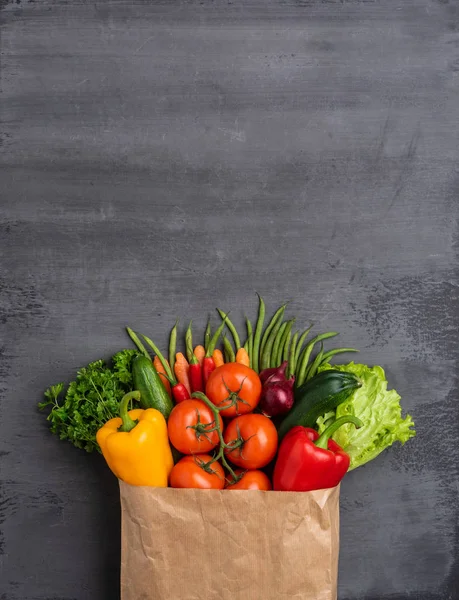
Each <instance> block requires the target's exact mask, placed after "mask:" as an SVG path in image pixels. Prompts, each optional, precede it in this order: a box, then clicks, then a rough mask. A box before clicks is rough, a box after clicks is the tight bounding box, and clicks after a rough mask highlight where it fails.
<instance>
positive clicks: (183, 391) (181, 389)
mask: <svg viewBox="0 0 459 600" xmlns="http://www.w3.org/2000/svg"><path fill="white" fill-rule="evenodd" d="M174 327H176V325H175V326H174ZM126 331H127V332H128V335H129V337H130V338H131V340H132V341H133V342H134V344H135V345H136V346H137V348H138V349H139V351H140V352H141V353H142V354H143V355H144V356H145V357H146V358H150V355H149V354H148V351H147V349H146V348H145V346H144V345H143V344H142V342H141V341H140V339H139V337H138V335H137V334H136V333H135V332H134V331H133V330H132V329H131V328H130V327H126ZM171 336H172V341H170V343H169V352H170V354H173V352H174V350H175V345H176V341H174V337H175V329H174V328H173V329H172V332H171ZM142 337H143V339H144V340H145V342H146V343H147V344H148V346H150V348H151V349H152V350H153V352H154V353H155V354H156V357H157V358H158V360H159V361H160V363H161V365H162V367H163V370H164V377H166V378H167V380H168V381H169V383H170V385H171V391H172V396H173V397H174V400H175V401H176V402H183V400H188V398H189V397H190V392H189V391H188V389H187V387H186V386H185V385H184V384H183V383H181V382H179V381H178V380H177V379H176V378H175V377H174V375H173V372H172V371H173V368H171V364H170V363H169V362H168V361H167V360H166V359H165V358H164V356H163V354H162V353H161V352H160V350H159V348H158V347H157V346H156V344H154V342H153V341H152V340H151V339H150V338H149V337H147V336H146V335H142ZM153 364H154V363H153ZM173 364H174V367H175V357H173Z"/></svg>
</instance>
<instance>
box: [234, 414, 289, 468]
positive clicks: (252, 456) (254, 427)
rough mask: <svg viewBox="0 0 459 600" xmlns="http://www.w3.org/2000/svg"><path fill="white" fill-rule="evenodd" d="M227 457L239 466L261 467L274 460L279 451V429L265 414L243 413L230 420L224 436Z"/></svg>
mask: <svg viewBox="0 0 459 600" xmlns="http://www.w3.org/2000/svg"><path fill="white" fill-rule="evenodd" d="M223 439H224V441H225V444H230V443H231V444H233V445H234V448H233V449H231V448H229V449H225V455H226V457H227V458H228V459H229V460H230V461H231V462H232V463H234V464H235V465H237V466H238V467H243V468H244V469H260V468H261V467H264V466H265V465H267V464H268V463H269V462H271V461H272V459H273V458H274V456H275V455H276V451H277V430H276V428H275V426H274V425H273V423H272V421H271V419H268V417H265V416H264V415H258V414H254V415H242V416H241V417H236V419H233V420H232V421H230V423H229V424H228V425H227V427H226V431H225V434H224V436H223Z"/></svg>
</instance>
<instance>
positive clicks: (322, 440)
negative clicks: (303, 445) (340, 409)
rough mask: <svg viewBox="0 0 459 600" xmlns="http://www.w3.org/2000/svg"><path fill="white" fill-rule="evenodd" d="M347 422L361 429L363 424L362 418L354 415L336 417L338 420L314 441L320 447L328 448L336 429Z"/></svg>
mask: <svg viewBox="0 0 459 600" xmlns="http://www.w3.org/2000/svg"><path fill="white" fill-rule="evenodd" d="M346 423H352V424H353V425H355V426H356V428H357V429H359V428H360V427H362V426H363V423H362V421H361V420H360V419H358V418H357V417H353V416H352V415H347V416H345V417H340V418H339V419H336V421H334V422H333V423H332V424H331V425H329V426H328V427H327V429H325V431H324V432H323V433H322V435H321V436H320V437H319V438H318V439H317V440H316V441H315V442H314V444H315V445H316V446H317V447H318V448H323V449H324V450H327V449H328V440H329V439H330V438H331V436H332V435H333V434H334V433H335V431H336V430H337V429H339V428H340V427H342V426H343V425H346Z"/></svg>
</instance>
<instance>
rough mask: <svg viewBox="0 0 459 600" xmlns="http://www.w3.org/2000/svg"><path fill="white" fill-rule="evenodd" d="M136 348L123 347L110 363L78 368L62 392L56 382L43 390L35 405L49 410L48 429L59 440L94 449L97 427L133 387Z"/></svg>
mask: <svg viewBox="0 0 459 600" xmlns="http://www.w3.org/2000/svg"><path fill="white" fill-rule="evenodd" d="M135 356H137V351H136V350H122V351H121V352H118V353H117V354H115V355H114V356H113V357H112V359H111V361H110V363H109V364H107V363H106V362H105V361H104V360H96V361H94V362H92V363H90V364H89V365H88V366H87V367H84V368H82V369H80V370H79V371H78V373H77V376H76V379H75V381H72V382H71V383H70V384H69V385H68V387H67V390H66V391H65V395H64V398H63V400H61V399H60V396H61V394H62V392H63V391H64V387H65V386H64V384H63V383H58V384H57V385H53V386H51V387H50V388H49V389H48V390H46V392H45V400H44V401H43V402H40V403H39V404H38V406H39V408H40V409H41V410H49V414H48V417H47V419H48V421H49V422H50V424H51V426H50V429H51V432H52V433H54V434H55V435H57V436H58V437H59V438H60V439H61V440H68V441H70V442H71V443H72V444H73V445H74V446H76V447H77V448H82V449H84V450H86V451H87V452H92V451H93V450H97V451H99V452H100V448H99V445H98V444H97V442H96V433H97V430H98V429H99V428H100V427H101V426H102V425H103V424H104V423H105V422H106V421H108V420H109V419H111V418H113V417H116V416H117V415H118V411H119V403H120V400H121V398H122V397H123V396H124V394H125V393H126V392H129V391H130V390H132V389H133V384H132V374H131V366H132V360H133V358H134V357H135Z"/></svg>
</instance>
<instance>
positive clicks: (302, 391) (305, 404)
mask: <svg viewBox="0 0 459 600" xmlns="http://www.w3.org/2000/svg"><path fill="white" fill-rule="evenodd" d="M361 385H362V383H361V381H360V380H359V379H358V377H357V376H356V375H354V374H353V373H347V372H345V371H338V370H330V371H327V372H323V373H320V374H319V375H317V376H316V377H314V378H313V379H312V380H311V381H309V382H307V383H305V384H304V385H302V386H300V387H299V388H298V389H297V390H296V392H295V404H294V406H293V408H292V410H291V411H290V412H289V413H288V414H287V416H286V417H285V419H284V420H283V421H282V423H281V425H280V427H279V438H280V439H282V438H283V437H284V435H285V434H286V433H287V432H288V431H289V429H291V428H292V427H294V426H295V425H302V426H303V427H313V426H314V424H315V423H316V421H317V419H318V418H319V417H320V416H322V415H323V414H325V413H327V412H329V411H331V410H333V409H335V408H336V407H337V406H338V405H339V404H341V403H342V402H344V401H345V400H347V399H348V398H349V396H350V395H351V394H352V392H354V391H355V390H356V389H357V388H359V387H360V386H361Z"/></svg>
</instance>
